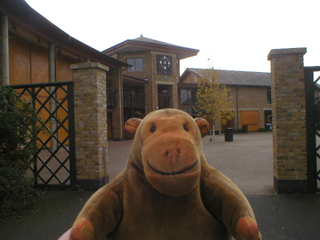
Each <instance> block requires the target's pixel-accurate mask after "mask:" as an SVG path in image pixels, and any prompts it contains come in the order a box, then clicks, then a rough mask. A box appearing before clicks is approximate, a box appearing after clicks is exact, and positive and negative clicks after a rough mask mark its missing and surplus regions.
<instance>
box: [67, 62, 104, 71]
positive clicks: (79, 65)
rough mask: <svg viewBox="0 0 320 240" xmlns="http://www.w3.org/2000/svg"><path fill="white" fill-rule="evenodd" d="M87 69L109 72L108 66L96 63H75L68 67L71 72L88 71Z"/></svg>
mask: <svg viewBox="0 0 320 240" xmlns="http://www.w3.org/2000/svg"><path fill="white" fill-rule="evenodd" d="M88 68H98V69H101V70H103V71H106V72H108V71H109V67H108V66H106V65H103V64H101V63H98V62H85V63H75V64H71V65H70V69H71V70H75V69H88Z"/></svg>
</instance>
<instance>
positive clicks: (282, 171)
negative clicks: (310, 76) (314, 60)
mask: <svg viewBox="0 0 320 240" xmlns="http://www.w3.org/2000/svg"><path fill="white" fill-rule="evenodd" d="M305 53H306V48H294V49H273V50H271V51H270V53H269V55H268V60H270V61H271V92H272V121H273V122H272V124H273V163H274V164H273V166H274V188H275V190H276V191H277V192H278V193H307V136H306V103H305V82H304V65H303V56H304V54H305Z"/></svg>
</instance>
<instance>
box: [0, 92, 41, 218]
mask: <svg viewBox="0 0 320 240" xmlns="http://www.w3.org/2000/svg"><path fill="white" fill-rule="evenodd" d="M36 122H37V114H36V111H35V110H34V108H33V107H32V105H31V104H30V102H27V101H21V100H19V99H18V98H17V97H16V95H15V93H14V90H12V89H11V88H9V87H6V86H2V87H1V86H0V133H1V134H0V217H1V218H3V217H6V216H8V215H9V214H11V213H13V212H17V211H20V210H22V209H26V208H28V207H29V206H31V205H32V204H33V203H34V201H35V191H34V190H33V189H32V186H33V180H32V179H30V178H28V177H27V176H26V171H27V169H28V167H29V165H30V163H31V161H32V156H33V155H34V153H35V151H36V131H37V129H36Z"/></svg>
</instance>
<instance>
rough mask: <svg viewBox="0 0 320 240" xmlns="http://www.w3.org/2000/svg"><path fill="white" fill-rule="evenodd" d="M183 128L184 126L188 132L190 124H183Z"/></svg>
mask: <svg viewBox="0 0 320 240" xmlns="http://www.w3.org/2000/svg"><path fill="white" fill-rule="evenodd" d="M183 128H184V130H186V131H187V132H188V131H189V128H188V126H187V125H185V124H184V125H183Z"/></svg>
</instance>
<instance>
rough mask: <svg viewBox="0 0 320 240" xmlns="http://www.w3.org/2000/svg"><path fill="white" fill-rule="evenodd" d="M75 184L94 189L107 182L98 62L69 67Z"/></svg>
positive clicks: (103, 73) (103, 83)
mask: <svg viewBox="0 0 320 240" xmlns="http://www.w3.org/2000/svg"><path fill="white" fill-rule="evenodd" d="M70 68H71V69H72V70H73V81H74V106H75V109H74V114H75V138H76V166H77V167H76V169H77V184H78V185H79V186H80V187H81V188H83V189H86V190H95V189H98V188H100V187H101V186H103V185H104V184H105V183H107V182H108V169H107V161H108V148H107V147H108V134H107V95H106V75H107V74H106V72H107V71H108V70H109V68H108V67H107V66H104V65H102V64H100V63H97V62H87V63H78V64H72V65H71V67H70Z"/></svg>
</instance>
